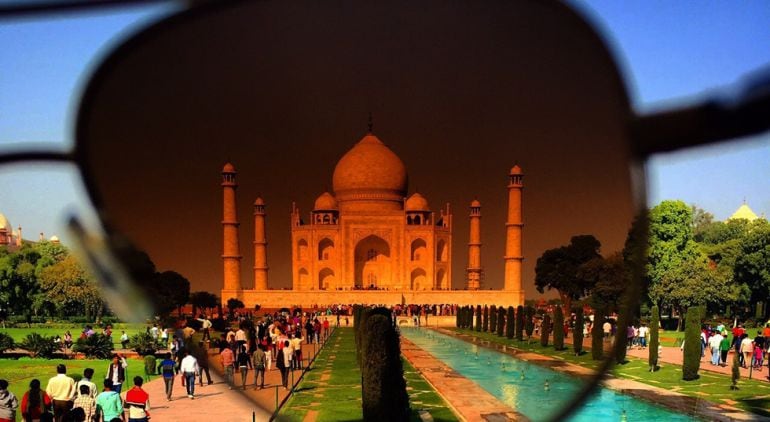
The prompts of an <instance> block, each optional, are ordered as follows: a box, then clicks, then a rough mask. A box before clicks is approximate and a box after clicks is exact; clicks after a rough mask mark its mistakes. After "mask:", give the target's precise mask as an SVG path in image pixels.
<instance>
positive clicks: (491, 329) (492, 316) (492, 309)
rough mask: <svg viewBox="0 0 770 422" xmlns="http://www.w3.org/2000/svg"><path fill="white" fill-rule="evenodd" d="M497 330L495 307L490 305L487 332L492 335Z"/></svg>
mask: <svg viewBox="0 0 770 422" xmlns="http://www.w3.org/2000/svg"><path fill="white" fill-rule="evenodd" d="M495 330H497V307H496V306H495V305H492V306H491V307H490V308H489V332H490V333H493V332H495Z"/></svg>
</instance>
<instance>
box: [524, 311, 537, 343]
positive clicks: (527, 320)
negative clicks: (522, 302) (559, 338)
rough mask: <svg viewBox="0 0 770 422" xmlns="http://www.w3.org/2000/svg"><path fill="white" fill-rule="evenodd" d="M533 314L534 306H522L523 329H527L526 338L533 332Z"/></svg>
mask: <svg viewBox="0 0 770 422" xmlns="http://www.w3.org/2000/svg"><path fill="white" fill-rule="evenodd" d="M534 315H535V308H533V307H531V306H527V307H526V308H524V329H525V330H526V331H527V338H531V337H532V333H533V332H535V321H533V320H532V317H533V316H534Z"/></svg>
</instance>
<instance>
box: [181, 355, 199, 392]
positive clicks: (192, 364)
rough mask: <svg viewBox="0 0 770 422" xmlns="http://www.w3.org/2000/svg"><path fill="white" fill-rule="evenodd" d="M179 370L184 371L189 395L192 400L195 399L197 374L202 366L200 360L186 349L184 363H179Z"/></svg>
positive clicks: (183, 374)
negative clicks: (199, 363) (199, 365)
mask: <svg viewBox="0 0 770 422" xmlns="http://www.w3.org/2000/svg"><path fill="white" fill-rule="evenodd" d="M179 371H180V372H182V376H183V377H184V379H185V381H186V383H185V385H186V386H187V397H189V398H190V400H193V399H195V374H197V373H198V372H199V371H200V368H199V367H198V360H197V359H195V356H193V355H191V354H190V352H188V351H187V350H185V351H184V358H183V359H182V364H181V365H179Z"/></svg>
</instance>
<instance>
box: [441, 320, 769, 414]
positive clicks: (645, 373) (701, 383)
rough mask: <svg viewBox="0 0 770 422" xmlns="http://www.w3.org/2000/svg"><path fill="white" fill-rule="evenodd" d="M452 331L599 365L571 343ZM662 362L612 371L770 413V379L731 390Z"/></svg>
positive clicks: (636, 362) (722, 378)
mask: <svg viewBox="0 0 770 422" xmlns="http://www.w3.org/2000/svg"><path fill="white" fill-rule="evenodd" d="M453 330H455V331H457V332H458V333H463V334H469V335H474V336H476V337H478V338H482V339H484V340H489V341H491V342H494V343H497V344H504V345H506V346H508V347H513V348H516V349H519V350H524V351H529V352H533V353H538V354H541V355H546V356H553V357H556V358H558V359H561V360H564V361H567V362H571V363H575V364H578V365H580V366H584V367H587V368H591V369H596V368H597V367H598V362H597V361H594V360H592V358H591V353H590V351H589V353H584V354H582V355H581V356H579V357H578V356H575V354H574V353H573V352H572V347H571V345H569V346H570V347H569V348H568V349H567V350H562V351H556V350H554V348H553V346H548V347H543V346H541V345H540V341H539V339H537V340H534V339H533V340H532V341H531V342H527V341H526V340H525V341H522V342H519V341H517V340H515V339H513V340H508V339H507V338H506V337H498V336H497V334H491V333H482V332H477V331H472V330H465V329H458V328H453ZM667 333H668V332H667ZM706 364H708V363H706ZM660 365H661V368H660V369H659V370H658V371H655V372H654V373H651V372H649V366H648V364H647V360H646V359H638V358H634V357H628V362H627V363H625V364H622V365H616V366H615V367H614V368H613V369H612V374H613V375H615V376H618V377H622V378H628V379H632V380H634V381H638V382H641V383H644V384H649V385H652V386H655V387H660V388H664V389H666V390H670V391H676V392H678V393H681V394H685V395H687V396H691V397H697V398H699V399H704V400H708V401H711V402H715V403H719V404H731V405H733V406H735V407H738V408H740V409H743V410H746V411H749V412H752V413H756V414H759V415H763V416H770V383H768V382H765V381H758V380H756V379H751V380H749V379H746V378H742V379H741V380H740V381H739V382H738V386H739V388H740V389H739V390H737V391H734V390H730V385H731V384H732V381H731V380H730V377H729V376H727V375H723V374H717V373H713V372H709V371H704V370H701V371H700V372H699V374H700V379H698V380H695V381H683V380H682V367H681V366H680V365H674V364H667V363H661V364H660ZM765 371H767V368H765ZM757 375H758V376H762V377H764V376H767V373H766V372H761V373H759V374H757Z"/></svg>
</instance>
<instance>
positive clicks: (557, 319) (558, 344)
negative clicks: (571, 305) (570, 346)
mask: <svg viewBox="0 0 770 422" xmlns="http://www.w3.org/2000/svg"><path fill="white" fill-rule="evenodd" d="M553 348H554V349H556V350H564V314H563V313H562V310H561V306H557V307H556V309H555V310H554V312H553Z"/></svg>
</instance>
